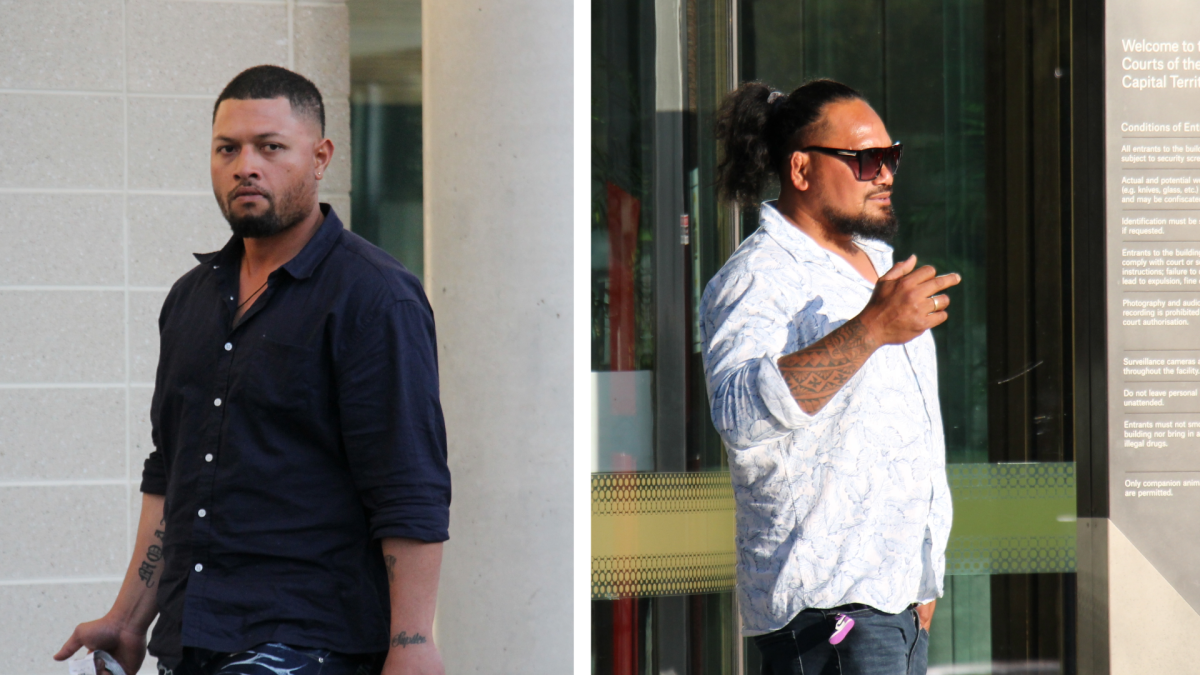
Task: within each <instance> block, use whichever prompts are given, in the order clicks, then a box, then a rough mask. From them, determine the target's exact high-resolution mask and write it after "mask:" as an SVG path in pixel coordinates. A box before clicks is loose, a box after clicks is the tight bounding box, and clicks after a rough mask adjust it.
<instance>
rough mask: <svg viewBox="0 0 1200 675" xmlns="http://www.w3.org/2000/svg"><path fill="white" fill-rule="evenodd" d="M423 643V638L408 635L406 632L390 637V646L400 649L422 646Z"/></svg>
mask: <svg viewBox="0 0 1200 675" xmlns="http://www.w3.org/2000/svg"><path fill="white" fill-rule="evenodd" d="M425 642H426V640H425V636H424V635H421V634H420V633H413V634H412V635H409V634H408V633H407V632H406V631H400V632H399V633H396V634H395V635H393V636H392V646H393V647H400V648H402V649H403V648H407V647H408V646H409V645H423V644H425Z"/></svg>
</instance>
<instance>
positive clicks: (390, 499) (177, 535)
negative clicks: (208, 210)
mask: <svg viewBox="0 0 1200 675" xmlns="http://www.w3.org/2000/svg"><path fill="white" fill-rule="evenodd" d="M332 155H333V144H332V143H331V142H330V141H329V140H328V139H326V138H324V107H323V104H322V102H321V96H320V93H319V92H318V91H317V89H316V87H315V86H313V84H312V83H311V82H309V81H308V80H306V79H305V78H303V77H301V76H299V75H297V74H295V73H292V72H290V71H288V70H285V69H283V68H278V67H274V66H258V67H256V68H251V69H249V70H247V71H245V72H243V73H242V74H240V75H238V76H237V77H236V78H234V80H233V81H232V82H230V83H229V85H228V86H227V87H226V88H225V91H224V92H222V93H221V95H220V97H219V98H218V99H217V104H216V107H215V109H214V113H213V143H212V179H213V189H214V192H215V194H216V197H217V201H218V203H219V204H220V206H221V209H222V211H223V212H224V214H225V217H226V219H228V221H229V223H230V225H231V227H232V229H233V237H232V238H231V239H230V240H229V243H228V244H226V245H225V247H224V248H223V249H221V250H220V251H218V252H215V253H208V254H204V255H197V256H196V257H197V259H198V260H199V261H200V265H199V266H197V267H196V268H194V269H193V270H192V271H190V272H188V273H187V274H186V275H184V276H183V278H182V279H180V280H179V281H178V282H177V283H176V284H175V286H174V287H173V288H172V289H171V292H170V293H169V294H168V296H167V299H166V302H165V303H164V305H163V309H162V314H161V316H160V318H159V329H160V335H161V354H160V356H159V365H158V375H157V381H156V383H155V391H154V401H153V404H152V408H151V419H152V422H153V440H154V446H155V450H154V451H153V452H152V453H151V455H150V457H149V458H148V459H147V460H146V463H145V468H144V470H143V477H142V492H143V501H142V515H141V520H140V524H139V527H138V536H137V544H136V549H135V551H134V556H133V559H132V561H131V563H130V566H129V569H128V571H127V573H126V576H125V581H124V584H123V585H122V587H121V591H120V594H119V595H118V597H117V600H116V602H115V604H114V605H113V608H112V610H110V611H109V613H108V614H106V615H105V616H104V617H103V618H101V619H99V620H97V621H92V622H89V623H84V624H80V625H79V626H78V627H77V628H76V629H75V632H74V634H72V636H71V638H70V639H69V640H68V641H67V643H66V644H65V645H64V646H63V649H62V651H60V652H59V654H58V655H57V656H56V658H59V659H65V658H67V657H69V656H70V655H71V654H72V653H74V652H75V651H76V650H77V649H79V648H80V647H81V646H83V647H87V648H89V649H104V650H106V651H108V652H110V653H112V654H113V655H114V656H115V657H116V659H117V661H118V662H119V663H120V664H121V665H122V667H123V668H124V669H125V670H126V672H128V673H135V672H137V670H138V668H139V667H140V665H141V663H142V661H143V659H144V658H145V653H146V631H147V629H148V628H149V626H150V623H151V622H152V621H153V619H154V618H155V616H157V617H158V622H157V624H155V628H154V634H153V636H152V639H151V640H150V644H149V651H150V653H151V654H153V655H155V656H156V657H158V659H159V669H160V672H162V673H171V674H172V675H192V674H200V673H202V674H204V675H215V674H217V673H220V674H221V675H226V674H233V673H263V672H288V673H294V674H295V675H305V674H307V673H310V672H311V673H314V674H315V673H317V672H320V673H321V674H322V675H340V674H342V673H345V674H347V675H349V674H351V673H354V674H358V673H378V672H383V673H389V674H399V673H404V674H405V675H410V674H417V673H420V674H438V675H440V674H441V673H442V665H441V658H440V655H439V654H438V651H437V648H436V647H435V646H434V644H433V641H432V635H431V631H432V628H433V613H434V605H435V603H436V598H437V583H438V573H439V569H440V565H441V554H442V545H441V542H443V541H445V540H446V539H447V538H448V536H449V535H448V521H449V504H450V475H449V471H448V469H447V467H446V439H445V427H444V423H443V420H442V412H441V406H440V403H439V400H438V374H437V355H436V345H435V338H434V325H433V315H432V311H431V310H430V307H429V304H428V302H427V300H426V298H425V294H424V292H423V290H422V289H421V285H420V283H419V282H418V281H417V279H416V278H415V277H414V276H413V275H412V274H410V273H409V272H408V271H407V270H405V269H404V267H402V266H401V265H400V264H399V263H398V262H396V261H395V260H394V259H393V258H391V257H390V256H388V255H387V254H386V253H384V252H383V251H381V250H379V249H378V248H376V247H374V246H372V245H371V244H369V243H367V242H366V241H364V240H363V239H361V238H359V237H358V236H356V235H354V234H352V233H350V232H347V231H346V230H344V229H343V227H342V224H341V222H340V221H339V220H338V217H337V215H336V214H335V213H334V212H333V210H332V209H331V208H329V206H328V205H326V204H319V203H318V198H317V184H318V181H319V180H320V179H321V176H322V174H323V173H324V171H325V170H326V168H327V167H328V165H329V161H330V159H331V158H332ZM268 666H269V668H267V669H266V670H264V669H263V668H264V667H268ZM381 667H382V671H381V670H380V668H381Z"/></svg>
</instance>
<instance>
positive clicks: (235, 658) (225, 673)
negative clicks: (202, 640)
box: [158, 642, 386, 675]
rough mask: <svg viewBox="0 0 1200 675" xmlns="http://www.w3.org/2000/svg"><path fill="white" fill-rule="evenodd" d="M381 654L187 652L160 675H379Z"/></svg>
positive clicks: (268, 649)
mask: <svg viewBox="0 0 1200 675" xmlns="http://www.w3.org/2000/svg"><path fill="white" fill-rule="evenodd" d="M385 656H386V652H385V653H382V654H342V653H339V652H333V651H329V650H328V649H308V648H305V647H291V646H289V645H285V644H280V643H278V642H271V643H268V644H261V645H258V646H257V647H254V648H253V649H250V650H247V651H244V652H238V653H236V654H222V653H220V652H213V651H209V650H207V649H193V648H190V647H189V648H185V649H184V650H183V661H182V662H181V663H180V664H179V665H178V666H177V667H175V668H173V669H169V668H166V667H165V666H163V665H162V664H161V663H160V664H159V666H158V674H159V675H378V673H379V671H380V670H382V669H383V661H384V657H385Z"/></svg>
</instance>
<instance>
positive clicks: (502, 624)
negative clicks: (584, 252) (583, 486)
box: [422, 0, 583, 675]
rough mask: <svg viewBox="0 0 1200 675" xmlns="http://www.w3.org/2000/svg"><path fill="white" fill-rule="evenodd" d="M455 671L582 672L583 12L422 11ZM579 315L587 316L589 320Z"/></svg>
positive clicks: (434, 3)
mask: <svg viewBox="0 0 1200 675" xmlns="http://www.w3.org/2000/svg"><path fill="white" fill-rule="evenodd" d="M422 30H423V34H422V43H423V49H424V58H423V64H424V65H423V68H424V74H423V83H424V95H423V98H424V115H425V117H424V120H425V121H424V127H425V134H424V143H425V147H424V157H425V176H424V180H425V247H426V268H425V269H426V273H425V274H426V290H427V292H428V294H429V297H430V299H431V300H432V302H433V307H434V311H435V313H436V317H437V325H438V347H439V350H440V359H441V382H442V403H443V406H444V407H445V412H446V424H447V429H448V432H449V439H450V466H451V470H452V471H453V475H454V501H453V505H452V506H451V521H450V537H451V539H450V542H449V543H448V544H447V548H446V557H445V563H444V567H443V573H442V584H441V590H440V594H441V595H440V602H439V607H438V612H439V614H438V620H437V628H436V635H437V638H438V641H439V643H440V645H441V649H442V653H443V655H444V657H445V660H446V672H449V673H488V674H489V675H493V674H494V675H501V674H505V673H520V674H521V675H526V674H536V673H546V674H547V675H560V674H561V673H566V672H570V670H571V663H572V657H571V654H572V628H571V624H572V602H571V592H570V587H571V551H572V517H571V494H572V492H571V465H572V453H571V443H572V370H571V367H572V366H571V364H572V352H571V349H572V347H571V344H572V339H571V312H572V304H571V294H572V228H571V205H572V191H571V190H572V187H571V186H572V184H571V176H572V124H571V115H572V112H571V111H572V97H573V94H572V86H573V85H572V80H573V76H572V6H571V3H567V2H561V1H555V0H513V1H512V2H504V3H487V2H464V1H463V0H427V1H425V2H423V3H422ZM577 311H583V310H582V309H579V310H577Z"/></svg>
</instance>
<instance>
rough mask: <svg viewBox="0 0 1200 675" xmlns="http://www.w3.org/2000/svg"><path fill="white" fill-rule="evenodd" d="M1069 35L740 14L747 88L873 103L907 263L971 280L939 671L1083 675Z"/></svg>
mask: <svg viewBox="0 0 1200 675" xmlns="http://www.w3.org/2000/svg"><path fill="white" fill-rule="evenodd" d="M1069 18H1070V5H1069V3H1066V2H1058V1H1057V0H1055V1H1053V2H1041V1H1038V2H1032V3H1019V4H1018V5H1014V4H1013V3H1005V2H1002V1H1001V0H916V1H912V2H888V1H886V0H741V2H740V7H739V23H738V25H739V38H738V43H739V47H740V53H739V55H740V59H739V62H740V72H739V76H740V79H741V80H743V81H747V80H762V81H765V82H767V83H768V84H770V85H771V86H772V87H774V88H776V89H780V90H783V91H790V90H791V89H792V88H794V87H795V86H797V85H799V84H800V83H802V82H804V81H806V80H808V79H812V78H816V77H830V78H833V79H837V80H840V81H842V82H845V83H847V84H849V85H850V86H852V87H855V88H856V89H858V90H859V91H861V92H863V94H864V95H865V96H866V98H867V99H868V101H869V102H870V103H871V104H872V106H873V107H874V108H875V109H876V110H877V111H878V112H879V114H880V116H881V117H883V119H884V121H885V123H886V124H887V126H888V130H889V132H890V134H891V136H892V137H893V138H894V139H897V140H901V141H903V142H904V145H905V158H904V171H903V173H902V174H901V176H900V177H899V178H898V180H897V182H896V193H895V196H894V198H893V199H894V201H895V204H896V212H897V216H898V218H899V220H900V224H901V227H900V235H899V236H898V237H897V240H896V242H895V249H896V259H898V260H899V259H903V258H904V257H907V256H908V254H909V253H915V254H917V256H918V258H919V260H920V261H921V262H922V263H928V264H932V265H934V266H935V267H936V268H938V269H939V270H941V271H945V272H949V271H956V272H959V273H961V274H962V275H963V278H964V282H963V283H962V285H961V286H958V287H956V288H955V289H952V290H951V291H950V295H951V297H952V301H953V309H952V310H951V319H950V321H949V322H947V323H946V324H945V325H943V326H942V327H939V328H937V329H936V330H935V331H934V338H935V341H936V342H937V347H938V367H939V388H940V398H941V405H942V412H943V417H944V419H945V433H946V445H947V462H948V471H947V472H948V477H949V480H950V485H951V490H952V492H953V497H954V506H955V521H954V528H953V531H952V534H951V539H950V545H949V548H948V550H947V576H946V580H945V597H944V598H942V599H941V600H940V601H939V603H938V608H937V611H936V613H935V616H934V622H933V627H932V630H931V632H930V638H931V640H930V654H929V656H930V666H931V669H930V672H931V673H937V672H946V673H949V672H954V673H975V672H980V673H984V672H988V673H990V672H993V670H994V669H995V668H1008V669H1015V670H1011V672H1064V673H1068V672H1074V658H1075V647H1074V638H1075V617H1074V610H1075V598H1074V583H1075V575H1074V572H1075V562H1076V556H1075V515H1076V499H1075V465H1074V462H1073V460H1074V450H1073V443H1074V440H1073V437H1072V429H1073V425H1072V415H1071V411H1072V406H1073V401H1072V398H1071V388H1072V387H1071V383H1072V381H1073V379H1072V378H1073V371H1072V355H1071V353H1070V344H1071V343H1070V336H1071V330H1070V324H1071V309H1070V303H1069V298H1070V297H1071V292H1072V289H1071V286H1070V279H1071V277H1072V274H1073V271H1072V269H1071V258H1070V255H1069V251H1070V250H1071V236H1072V230H1071V214H1070V208H1069V203H1068V202H1069V195H1068V196H1067V197H1064V195H1063V190H1062V187H1061V186H1063V185H1069V184H1070V178H1071V176H1070V171H1071V165H1070V123H1071V117H1070V107H1069V94H1070V81H1069V75H1068V73H1069V70H1070V69H1069V65H1070V64H1069V61H1070V53H1069V45H1070V42H1069V36H1070V30H1069ZM746 655H747V666H748V669H747V672H757V663H756V662H755V658H756V653H755V650H754V647H753V643H752V642H751V641H748V642H747V644H746ZM1005 672H1010V671H1009V670H1006V671H1005Z"/></svg>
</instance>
